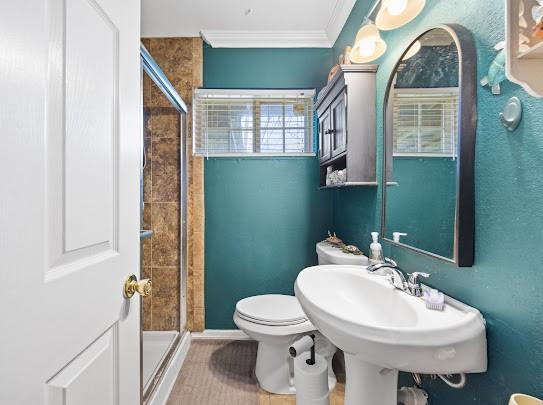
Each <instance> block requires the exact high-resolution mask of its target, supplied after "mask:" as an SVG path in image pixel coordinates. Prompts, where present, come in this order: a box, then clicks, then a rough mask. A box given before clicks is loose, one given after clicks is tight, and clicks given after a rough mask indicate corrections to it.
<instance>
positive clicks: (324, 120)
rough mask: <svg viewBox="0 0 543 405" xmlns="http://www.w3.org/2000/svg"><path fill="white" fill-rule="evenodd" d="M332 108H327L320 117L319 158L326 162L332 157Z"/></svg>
mask: <svg viewBox="0 0 543 405" xmlns="http://www.w3.org/2000/svg"><path fill="white" fill-rule="evenodd" d="M331 134H332V130H331V128H330V110H329V109H328V110H326V112H324V113H323V114H322V115H321V116H320V117H319V159H320V161H321V162H325V161H327V160H329V159H330V158H331V157H332V154H331V139H330V138H331Z"/></svg>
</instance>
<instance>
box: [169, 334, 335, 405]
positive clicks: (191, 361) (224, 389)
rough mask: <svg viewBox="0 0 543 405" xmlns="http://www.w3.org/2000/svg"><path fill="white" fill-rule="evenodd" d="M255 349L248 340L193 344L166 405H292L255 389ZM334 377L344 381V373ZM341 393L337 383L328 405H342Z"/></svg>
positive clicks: (286, 398)
mask: <svg viewBox="0 0 543 405" xmlns="http://www.w3.org/2000/svg"><path fill="white" fill-rule="evenodd" d="M256 348H257V344H256V342H252V341H228V340H200V341H198V340H196V341H193V342H192V345H191V348H190V351H189V353H188V355H187V358H186V360H185V362H184V364H183V367H182V369H181V372H180V373H179V376H178V377H177V380H176V382H175V385H174V387H173V389H172V393H171V394H170V398H169V400H168V403H167V405H296V397H295V396H293V395H276V394H270V393H268V392H266V391H264V390H262V389H260V388H259V387H258V384H257V381H256V378H255V377H254V365H255V360H256ZM335 368H336V367H334V369H335ZM339 369H340V371H341V367H339ZM337 375H338V380H339V381H345V380H344V373H342V372H338V373H337ZM344 394H345V384H344V383H343V382H339V383H338V384H337V386H336V388H335V389H334V391H333V392H332V394H331V395H330V405H343V398H344Z"/></svg>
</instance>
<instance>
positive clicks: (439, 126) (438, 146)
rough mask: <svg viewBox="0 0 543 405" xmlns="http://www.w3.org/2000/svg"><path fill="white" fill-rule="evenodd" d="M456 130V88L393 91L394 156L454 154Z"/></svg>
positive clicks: (455, 152) (452, 155)
mask: <svg viewBox="0 0 543 405" xmlns="http://www.w3.org/2000/svg"><path fill="white" fill-rule="evenodd" d="M457 133H458V89H457V88H434V89H426V88H420V89H413V88H410V89H395V90H394V99H393V141H394V142H393V145H394V155H396V156H417V155H422V156H446V157H456V156H457V150H456V144H457V142H456V141H457Z"/></svg>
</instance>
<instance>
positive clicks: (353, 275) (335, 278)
mask: <svg viewBox="0 0 543 405" xmlns="http://www.w3.org/2000/svg"><path fill="white" fill-rule="evenodd" d="M294 290H295V292H296V297H297V298H298V300H299V301H300V304H301V305H302V308H303V310H304V312H305V313H306V315H307V316H308V318H309V319H310V320H311V322H312V323H313V325H315V326H316V327H317V329H318V330H319V331H320V332H321V333H323V334H324V335H325V336H326V337H328V339H330V341H331V342H332V343H334V344H335V345H336V346H337V347H339V348H340V349H342V350H343V351H344V352H345V361H346V372H347V388H346V402H345V403H346V404H361V405H366V404H368V405H369V404H376V403H379V404H380V405H389V404H390V405H396V403H397V402H396V384H397V375H398V370H401V371H411V372H417V373H424V374H451V373H460V372H465V373H479V372H484V371H486V367H487V356H486V336H485V322H484V319H483V317H482V316H481V314H480V313H479V311H478V310H476V309H475V308H472V307H470V306H467V305H465V304H463V303H461V302H459V301H457V300H454V299H452V298H450V297H446V300H445V309H444V310H443V311H432V310H429V309H427V308H426V306H425V303H424V301H423V300H422V299H421V298H417V297H413V296H411V295H409V294H407V293H405V292H403V291H400V290H398V289H395V288H394V287H393V286H392V285H391V284H390V283H389V281H388V279H387V277H386V276H380V275H376V274H370V273H368V272H367V271H366V268H365V267H363V266H337V265H326V266H314V267H309V268H307V269H305V270H303V271H302V272H301V273H300V274H299V275H298V278H297V279H296V283H295V286H294Z"/></svg>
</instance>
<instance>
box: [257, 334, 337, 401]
mask: <svg viewBox="0 0 543 405" xmlns="http://www.w3.org/2000/svg"><path fill="white" fill-rule="evenodd" d="M293 341H294V340H293ZM334 351H335V350H334ZM327 360H328V389H329V390H330V391H332V390H333V389H334V387H335V386H336V376H335V374H334V372H333V370H332V356H327ZM255 374H256V378H257V380H258V384H259V385H260V387H261V388H262V389H264V390H266V391H268V392H271V393H273V394H282V395H294V394H296V386H295V381H294V378H295V377H294V363H293V359H292V357H290V356H289V353H288V346H285V345H284V344H281V345H273V344H269V343H264V342H258V352H257V355H256V367H255Z"/></svg>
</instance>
